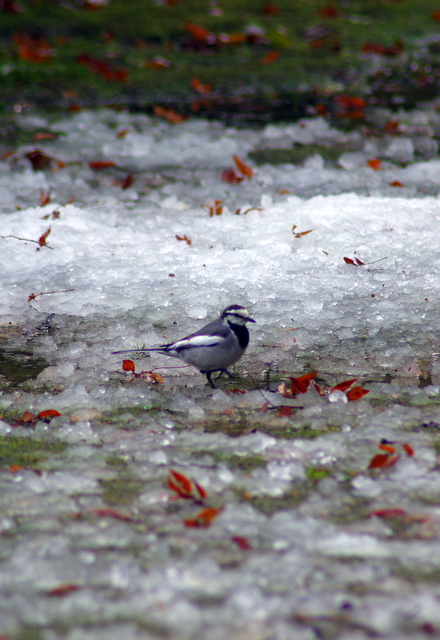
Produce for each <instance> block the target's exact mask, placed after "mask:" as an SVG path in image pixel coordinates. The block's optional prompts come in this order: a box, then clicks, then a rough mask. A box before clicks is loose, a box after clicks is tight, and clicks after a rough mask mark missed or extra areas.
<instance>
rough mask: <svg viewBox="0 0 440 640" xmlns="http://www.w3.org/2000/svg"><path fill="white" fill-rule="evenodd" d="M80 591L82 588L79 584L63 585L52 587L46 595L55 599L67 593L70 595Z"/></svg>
mask: <svg viewBox="0 0 440 640" xmlns="http://www.w3.org/2000/svg"><path fill="white" fill-rule="evenodd" d="M80 589H82V587H81V586H80V585H79V584H73V583H65V584H60V585H59V586H58V587H54V588H53V589H51V590H50V591H48V592H47V595H48V596H51V597H55V598H63V597H64V596H67V595H68V594H69V593H72V591H79V590H80Z"/></svg>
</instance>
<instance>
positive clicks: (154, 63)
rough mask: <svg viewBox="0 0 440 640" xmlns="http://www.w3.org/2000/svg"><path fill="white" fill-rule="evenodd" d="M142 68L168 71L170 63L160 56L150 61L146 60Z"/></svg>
mask: <svg viewBox="0 0 440 640" xmlns="http://www.w3.org/2000/svg"><path fill="white" fill-rule="evenodd" d="M144 66H145V67H148V68H149V69H169V68H170V67H171V62H170V61H169V60H166V59H165V58H162V57H161V56H156V57H155V58H153V59H152V60H147V62H146V63H145V65H144Z"/></svg>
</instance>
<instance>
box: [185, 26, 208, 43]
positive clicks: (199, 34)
mask: <svg viewBox="0 0 440 640" xmlns="http://www.w3.org/2000/svg"><path fill="white" fill-rule="evenodd" d="M184 27H185V29H186V30H187V31H188V33H189V34H190V35H192V37H193V38H194V40H199V41H200V42H203V41H205V40H207V38H208V36H209V31H208V30H207V29H205V27H202V26H201V25H199V24H194V23H193V22H185V24H184Z"/></svg>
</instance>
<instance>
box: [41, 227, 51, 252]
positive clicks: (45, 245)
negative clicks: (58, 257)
mask: <svg viewBox="0 0 440 640" xmlns="http://www.w3.org/2000/svg"><path fill="white" fill-rule="evenodd" d="M49 233H50V227H49V228H48V229H46V231H45V232H44V233H42V234H41V236H40V237H39V238H38V244H39V245H40V247H47V244H46V239H47V236H48V235H49Z"/></svg>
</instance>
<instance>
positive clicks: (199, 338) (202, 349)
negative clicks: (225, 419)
mask: <svg viewBox="0 0 440 640" xmlns="http://www.w3.org/2000/svg"><path fill="white" fill-rule="evenodd" d="M247 322H255V320H254V319H253V318H251V317H250V315H249V312H248V311H247V310H246V309H245V308H244V307H242V306H240V305H239V304H231V305H229V307H226V309H225V310H224V311H222V313H221V314H220V316H219V317H218V318H217V320H214V321H213V322H210V323H209V324H207V325H206V326H204V327H202V328H201V329H199V330H198V331H196V332H195V333H191V335H189V336H187V337H186V338H182V339H181V340H177V341H176V342H171V343H170V344H163V345H161V346H159V347H153V348H151V349H128V350H126V351H113V353H115V354H116V353H134V352H144V351H159V352H160V353H164V354H165V355H167V356H171V357H173V358H179V359H180V360H183V361H184V362H186V363H187V364H191V365H193V367H196V368H197V369H199V371H200V373H204V374H205V375H206V378H207V380H208V382H209V384H210V385H211V387H212V388H213V389H215V387H214V384H213V382H212V380H211V374H212V373H214V371H219V372H220V374H219V376H218V377H220V376H221V374H222V373H226V374H227V375H228V376H229V377H232V374H231V373H230V372H229V371H228V369H227V367H230V366H231V365H233V364H235V362H237V360H239V359H240V358H241V356H242V355H243V354H244V352H245V351H246V348H247V346H248V344H249V331H248V330H247V327H246V323H247Z"/></svg>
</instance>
